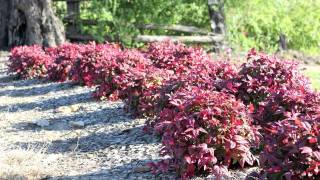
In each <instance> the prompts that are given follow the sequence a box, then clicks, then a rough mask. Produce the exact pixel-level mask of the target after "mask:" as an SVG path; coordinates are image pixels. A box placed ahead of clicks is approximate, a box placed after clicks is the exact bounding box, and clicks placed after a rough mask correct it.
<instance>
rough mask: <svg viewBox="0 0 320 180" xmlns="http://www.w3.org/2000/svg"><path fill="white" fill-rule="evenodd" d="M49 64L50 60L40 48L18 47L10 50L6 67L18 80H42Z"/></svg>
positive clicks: (35, 46)
mask: <svg viewBox="0 0 320 180" xmlns="http://www.w3.org/2000/svg"><path fill="white" fill-rule="evenodd" d="M51 63H52V58H51V57H50V56H49V55H47V54H46V53H45V52H44V50H43V49H42V48H41V47H40V46H37V45H34V46H18V47H15V48H13V49H12V50H11V54H10V57H9V65H8V66H9V72H13V73H16V74H17V75H18V76H19V78H23V79H26V78H43V77H46V76H47V71H48V68H49V66H50V65H51Z"/></svg>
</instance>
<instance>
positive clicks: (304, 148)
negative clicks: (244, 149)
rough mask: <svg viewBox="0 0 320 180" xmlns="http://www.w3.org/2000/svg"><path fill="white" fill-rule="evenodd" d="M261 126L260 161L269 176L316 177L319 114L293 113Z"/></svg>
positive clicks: (319, 149)
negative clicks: (262, 140)
mask: <svg viewBox="0 0 320 180" xmlns="http://www.w3.org/2000/svg"><path fill="white" fill-rule="evenodd" d="M318 107H319V106H318ZM265 130H266V132H267V133H265V136H264V141H265V148H264V151H263V152H262V153H261V155H260V165H261V167H262V168H263V169H264V170H265V172H266V173H267V175H268V176H269V177H270V178H271V179H281V177H285V178H286V179H303V178H304V179H319V178H320V145H319V142H320V114H318V115H316V116H301V115H298V114H294V115H292V116H291V117H289V118H287V119H285V120H283V121H279V122H274V123H271V124H269V125H268V126H266V127H265Z"/></svg>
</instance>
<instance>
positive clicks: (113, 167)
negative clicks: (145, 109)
mask: <svg viewBox="0 0 320 180" xmlns="http://www.w3.org/2000/svg"><path fill="white" fill-rule="evenodd" d="M6 59H7V58H5V57H4V55H3V53H2V58H0V154H6V155H5V156H3V157H2V158H1V155H0V171H4V172H2V174H1V173H0V179H1V178H4V179H7V178H8V179H9V178H12V179H19V178H20V179H26V178H27V179H163V178H164V179H176V177H175V175H174V173H168V174H165V175H163V174H160V175H153V174H152V173H151V172H150V171H149V169H148V168H146V166H145V164H146V163H147V162H150V161H157V160H160V159H161V158H160V157H159V156H158V150H159V149H160V141H159V140H158V139H157V138H156V137H154V136H151V135H147V134H144V133H143V131H142V127H143V124H144V122H145V119H133V118H131V117H130V115H129V114H126V113H125V112H124V111H123V110H122V106H123V104H122V103H121V102H98V101H95V100H94V99H92V98H91V92H92V91H93V89H92V88H86V87H79V86H75V85H73V84H72V83H70V82H68V83H52V82H46V81H43V80H14V78H13V77H11V76H8V75H7V74H6V72H7V69H6V65H5V63H6ZM19 154H20V156H19ZM21 154H22V156H21ZM27 154H29V155H30V156H27ZM15 156H17V157H15ZM8 157H10V158H11V159H10V160H8ZM6 158H7V159H6ZM14 158H16V159H18V160H16V159H15V161H14V160H12V159H14ZM16 161H17V162H18V163H17V162H16ZM6 163H7V164H6ZM14 163H16V164H14ZM23 164H25V166H26V167H22V166H23ZM15 165H16V166H17V168H15V170H12V169H10V167H11V168H12V167H15ZM6 168H7V169H6ZM31 172H32V173H31ZM245 174H246V173H245V172H237V173H236V174H235V176H234V178H232V179H244V177H245ZM1 176H3V177H1Z"/></svg>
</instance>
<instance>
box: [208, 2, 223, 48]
mask: <svg viewBox="0 0 320 180" xmlns="http://www.w3.org/2000/svg"><path fill="white" fill-rule="evenodd" d="M208 9H209V16H210V25H211V29H212V31H213V32H214V33H215V34H217V35H221V36H225V34H226V28H225V15H224V2H223V0H208ZM223 43H224V42H223V41H221V42H217V43H214V46H215V47H214V51H215V52H219V51H220V50H221V49H222V48H223V46H224V44H223Z"/></svg>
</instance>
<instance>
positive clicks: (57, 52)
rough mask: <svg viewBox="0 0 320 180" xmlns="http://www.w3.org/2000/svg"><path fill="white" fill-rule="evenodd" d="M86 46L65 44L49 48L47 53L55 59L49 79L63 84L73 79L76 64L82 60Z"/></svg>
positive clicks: (49, 72) (50, 69)
mask: <svg viewBox="0 0 320 180" xmlns="http://www.w3.org/2000/svg"><path fill="white" fill-rule="evenodd" d="M84 48H85V46H82V45H79V44H71V43H69V44H63V45H61V46H59V47H55V48H47V49H46V53H47V54H49V55H50V56H51V57H52V58H53V59H54V61H53V63H52V64H51V66H50V68H49V71H48V78H49V79H50V80H52V81H58V82H63V81H66V80H70V79H71V77H72V73H71V72H72V71H71V70H72V68H73V67H74V66H75V62H76V61H78V60H80V59H81V58H82V52H83V51H84Z"/></svg>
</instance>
